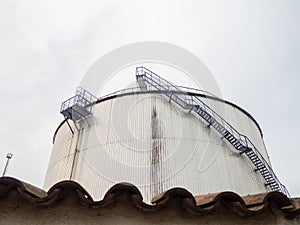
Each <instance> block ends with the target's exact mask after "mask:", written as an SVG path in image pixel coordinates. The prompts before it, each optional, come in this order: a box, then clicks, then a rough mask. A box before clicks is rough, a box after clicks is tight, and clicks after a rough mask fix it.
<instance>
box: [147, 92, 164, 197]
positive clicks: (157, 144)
mask: <svg viewBox="0 0 300 225" xmlns="http://www.w3.org/2000/svg"><path fill="white" fill-rule="evenodd" d="M151 102H152V107H151V143H152V146H151V176H150V179H151V194H152V196H154V195H157V194H159V193H162V192H163V184H162V178H163V177H162V172H163V171H162V168H161V167H162V163H163V162H162V161H163V154H164V148H165V143H164V139H163V132H162V127H161V125H160V122H159V118H158V112H157V106H156V98H155V97H153V98H152V101H151Z"/></svg>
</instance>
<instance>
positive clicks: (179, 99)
mask: <svg viewBox="0 0 300 225" xmlns="http://www.w3.org/2000/svg"><path fill="white" fill-rule="evenodd" d="M136 79H137V83H138V85H139V86H140V88H141V89H142V90H152V89H156V90H161V91H163V92H164V94H165V95H166V96H167V97H168V98H169V99H170V100H172V101H173V102H175V103H177V104H178V105H180V106H181V107H182V108H184V109H187V110H190V111H194V112H195V113H197V115H199V116H200V117H201V118H202V119H204V120H205V121H206V122H207V123H208V125H209V126H212V127H214V128H215V129H216V130H217V131H218V132H219V133H220V134H221V135H222V138H225V139H226V140H227V141H228V142H229V143H230V144H231V145H233V146H234V147H235V149H237V150H238V151H239V152H240V153H241V154H243V153H245V154H246V155H247V157H248V159H249V160H250V161H251V162H252V163H253V164H254V166H255V168H256V169H255V171H259V172H260V174H261V175H262V177H263V178H264V180H265V181H266V184H265V185H266V186H269V187H270V189H271V190H272V191H280V192H282V193H284V194H286V195H288V196H289V193H288V190H287V189H286V187H285V186H284V185H283V184H282V183H281V182H280V181H279V179H278V178H277V176H276V175H275V173H274V171H273V169H272V168H271V166H270V165H269V164H268V162H267V161H266V160H265V159H264V157H263V156H262V155H261V153H260V152H259V151H258V149H257V148H256V147H255V145H254V144H253V143H252V142H251V140H250V139H249V138H248V137H247V136H245V135H243V134H240V133H239V132H238V131H237V130H236V129H235V128H234V127H233V126H232V125H231V124H230V123H228V122H227V121H226V120H225V119H224V118H223V117H221V116H220V115H219V114H218V113H217V112H215V111H214V110H213V109H212V108H210V107H209V106H208V105H207V104H205V103H204V102H203V101H202V100H201V99H200V98H198V97H197V96H194V95H192V96H191V97H190V99H186V98H184V97H183V95H186V94H185V93H183V94H181V93H180V92H182V89H181V88H180V87H178V86H175V85H173V84H172V83H170V82H169V81H167V80H166V79H164V78H162V77H160V76H159V75H157V74H155V73H154V72H152V71H150V70H149V69H147V68H145V67H137V68H136ZM209 94H210V93H209ZM210 95H211V94H210ZM211 96H213V95H211ZM214 97H215V96H214Z"/></svg>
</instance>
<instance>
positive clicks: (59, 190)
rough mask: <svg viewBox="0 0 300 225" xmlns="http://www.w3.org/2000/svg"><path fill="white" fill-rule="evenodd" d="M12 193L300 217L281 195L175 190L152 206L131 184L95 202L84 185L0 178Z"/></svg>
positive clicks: (294, 202)
mask: <svg viewBox="0 0 300 225" xmlns="http://www.w3.org/2000/svg"><path fill="white" fill-rule="evenodd" d="M11 191H17V193H18V195H19V196H21V197H22V198H24V199H26V200H27V201H28V202H29V203H31V204H33V205H38V206H47V207H54V206H55V205H57V204H63V200H66V199H68V198H69V197H70V195H73V196H76V199H77V200H76V202H77V204H80V205H83V206H85V207H88V208H106V207H111V206H114V205H115V204H116V202H117V201H118V199H119V198H120V196H123V195H126V196H127V198H126V199H127V200H128V201H129V203H130V204H132V205H133V206H134V207H136V208H137V209H139V210H142V211H143V212H149V213H151V212H154V211H159V210H161V209H162V208H166V207H169V205H171V204H170V202H173V203H174V202H175V205H177V206H178V207H182V208H183V209H184V210H185V211H186V212H187V213H191V214H194V215H205V214H209V213H211V212H214V211H218V209H219V208H220V207H226V208H228V209H230V210H231V211H232V212H233V213H236V214H238V215H240V216H247V215H254V214H259V213H264V211H265V210H266V209H268V208H272V209H273V208H275V209H276V210H279V211H281V212H282V213H283V214H285V215H287V216H289V215H298V214H300V202H299V201H298V199H290V198H288V197H287V196H285V195H284V194H282V193H280V192H269V193H262V194H256V195H247V196H240V195H238V194H236V193H234V192H221V193H214V194H207V195H199V196H193V195H192V194H191V193H190V192H188V191H187V190H186V189H183V188H173V189H170V190H168V191H166V192H164V193H161V194H160V195H157V196H154V198H153V200H152V202H153V203H154V204H153V205H149V204H146V203H145V202H143V196H142V195H141V193H140V191H139V190H138V188H137V187H136V186H134V185H132V184H128V183H118V184H116V185H114V186H113V187H111V188H110V189H109V190H108V191H107V192H106V194H105V196H104V198H103V199H102V200H100V201H94V200H93V199H92V197H91V196H90V195H89V193H88V192H87V191H86V190H85V189H84V188H83V187H82V186H81V185H79V184H78V183H76V182H73V181H62V182H59V183H57V184H55V185H54V186H52V187H51V188H50V190H49V191H48V192H47V193H46V192H45V191H43V190H42V189H39V188H37V187H34V186H32V185H30V184H27V183H25V182H22V181H20V180H17V179H14V178H10V177H2V178H0V198H4V197H5V196H6V195H8V194H9V193H10V192H11ZM173 205H174V204H173Z"/></svg>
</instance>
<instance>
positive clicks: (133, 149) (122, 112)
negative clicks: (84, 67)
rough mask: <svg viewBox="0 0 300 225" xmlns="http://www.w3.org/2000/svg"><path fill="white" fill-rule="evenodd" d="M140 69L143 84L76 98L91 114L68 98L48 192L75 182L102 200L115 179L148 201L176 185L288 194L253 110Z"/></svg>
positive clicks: (55, 141) (195, 191)
mask: <svg viewBox="0 0 300 225" xmlns="http://www.w3.org/2000/svg"><path fill="white" fill-rule="evenodd" d="M139 69H140V70H139V71H142V72H137V80H138V85H139V87H138V88H132V89H127V90H121V91H119V92H116V93H113V94H111V95H108V96H105V97H102V98H99V99H95V98H93V97H92V96H91V95H89V94H88V92H86V93H82V92H84V90H81V92H80V93H77V95H76V96H77V100H78V99H79V100H78V102H81V103H82V99H85V100H87V101H86V102H84V103H82V104H77V106H76V107H81V108H82V109H84V110H85V111H80V109H78V108H75V107H74V105H72V104H71V105H70V102H69V103H68V105H67V107H66V105H65V106H64V107H65V108H62V111H64V110H65V111H64V115H65V116H66V119H65V120H64V121H63V122H62V123H61V124H60V125H59V127H58V128H57V131H56V133H55V136H54V139H53V150H52V155H51V159H50V161H49V166H48V171H47V175H46V179H45V184H44V186H45V188H46V189H48V188H50V187H51V186H52V185H54V184H55V183H57V182H59V181H62V180H74V181H76V182H78V183H79V184H81V185H82V186H83V187H84V188H85V189H86V190H87V191H88V192H89V193H90V194H91V196H92V197H93V198H94V200H100V199H102V198H103V197H104V194H105V193H106V192H107V190H108V189H109V188H110V187H112V186H113V185H114V184H116V183H119V182H127V183H132V184H134V185H135V186H137V187H138V188H139V190H140V191H141V193H142V195H143V197H144V201H146V202H150V201H151V198H152V197H153V196H155V195H157V194H160V193H162V192H164V191H167V190H168V189H170V188H173V187H182V188H185V189H187V190H189V191H190V192H191V193H192V194H194V195H200V194H206V193H214V192H222V191H233V192H236V193H238V194H240V195H247V194H256V193H262V192H268V191H272V190H277V191H282V192H285V191H286V190H285V188H284V186H282V185H281V184H280V182H279V181H278V179H277V177H276V176H275V174H274V173H273V171H272V168H271V166H270V162H269V159H268V154H267V150H266V148H265V145H264V142H263V137H262V132H261V129H260V127H259V125H258V123H257V122H256V121H255V119H254V118H253V117H252V116H251V115H250V114H249V113H247V112H246V111H245V110H243V109H241V108H240V107H238V106H237V105H235V104H232V103H230V102H227V101H224V100H222V99H219V98H217V97H215V96H213V95H210V94H207V93H205V92H201V91H198V90H194V89H188V88H178V87H176V86H172V85H170V84H169V83H167V81H165V80H160V82H162V86H160V87H158V86H157V83H155V82H158V79H157V77H158V76H157V75H156V74H154V73H152V72H151V71H149V70H147V69H145V68H142V69H141V68H139ZM138 75H139V76H138ZM147 75H149V76H148V78H147ZM150 75H151V76H150ZM154 75H155V76H154ZM156 76H157V77H156ZM147 79H148V80H147ZM154 83H155V85H154ZM76 96H75V97H76ZM80 96H81V97H82V96H88V97H87V98H84V97H82V98H81V100H80ZM73 101H74V100H73ZM75 105H76V104H75ZM72 106H73V107H72ZM78 112H79V114H78ZM68 113H69V114H68ZM76 115H77V116H76ZM78 115H79V116H78ZM209 116H210V117H209ZM68 118H69V119H68ZM72 120H73V121H72Z"/></svg>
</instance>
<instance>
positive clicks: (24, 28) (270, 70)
mask: <svg viewBox="0 0 300 225" xmlns="http://www.w3.org/2000/svg"><path fill="white" fill-rule="evenodd" d="M145 40H151V41H165V42H169V43H173V44H176V45H179V46H181V47H183V48H186V49H188V50H190V51H192V52H193V53H195V54H196V55H198V56H199V58H200V59H201V60H202V61H203V62H204V63H205V64H206V65H207V66H208V67H209V69H210V70H211V72H212V73H213V75H214V77H215V79H216V80H217V82H218V84H219V87H220V89H221V91H222V93H223V97H224V98H225V99H227V100H230V101H232V102H234V103H236V104H238V105H240V106H242V107H243V108H245V109H246V110H247V111H248V112H250V113H251V114H252V115H253V116H254V117H255V118H256V120H257V121H258V122H259V124H260V126H261V127H262V130H263V133H264V138H265V143H266V146H267V149H268V152H269V155H270V157H271V161H272V165H273V167H274V170H275V172H276V174H277V175H278V177H279V178H280V180H281V181H282V182H283V183H284V184H285V185H286V186H287V188H288V189H289V191H290V193H291V195H292V196H300V182H299V175H298V173H299V171H300V163H299V159H300V152H299V150H300V147H299V141H298V140H299V134H300V133H299V131H298V128H299V127H300V119H299V118H298V117H299V109H300V106H299V100H298V97H299V96H300V89H299V87H298V85H299V84H300V77H299V75H298V73H299V71H300V42H299V40H300V1H299V0H224V1H219V0H209V1H208V0H207V1H187V0H185V1H173V0H172V1H153V0H152V1H99V0H95V1H92V0H85V1H74V0H72V1H71V0H70V1H61V0H52V1H40V0H36V1H34V0H28V1H21V0H20V1H17V0H0V65H1V66H0V81H1V86H0V103H1V111H0V169H1V172H2V169H3V168H4V164H5V160H6V158H5V157H6V153H7V152H9V151H12V153H13V154H14V157H13V159H12V161H11V163H10V166H9V169H8V174H7V175H10V176H14V177H17V178H19V179H22V180H25V181H27V182H29V183H32V184H34V185H37V186H40V187H42V185H43V180H44V176H45V173H46V169H47V165H48V159H49V157H50V153H51V148H52V136H53V133H54V131H55V129H56V127H57V126H58V125H59V123H60V122H61V121H62V119H63V117H62V115H60V114H59V107H60V104H61V102H62V101H63V100H65V99H67V98H68V97H71V96H72V95H73V94H74V90H75V88H76V87H77V86H78V85H79V83H80V80H81V78H82V76H83V75H84V73H85V72H86V70H87V69H88V68H89V66H91V65H92V64H93V63H94V62H95V61H96V60H97V59H98V58H99V57H101V56H102V55H104V54H105V53H107V52H109V51H111V50H113V49H114V48H116V47H119V46H122V45H125V44H129V43H132V42H137V41H145ZM132 76H134V74H132Z"/></svg>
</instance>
